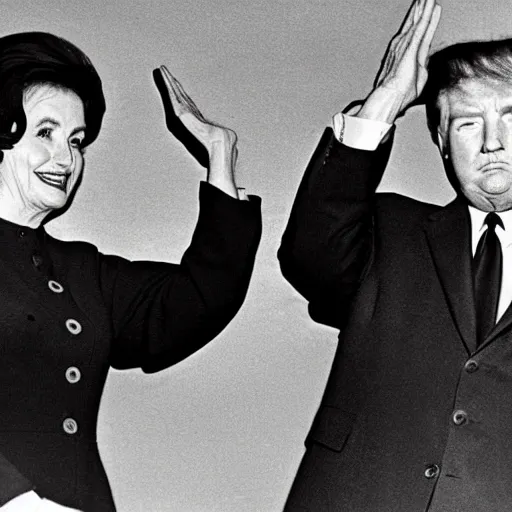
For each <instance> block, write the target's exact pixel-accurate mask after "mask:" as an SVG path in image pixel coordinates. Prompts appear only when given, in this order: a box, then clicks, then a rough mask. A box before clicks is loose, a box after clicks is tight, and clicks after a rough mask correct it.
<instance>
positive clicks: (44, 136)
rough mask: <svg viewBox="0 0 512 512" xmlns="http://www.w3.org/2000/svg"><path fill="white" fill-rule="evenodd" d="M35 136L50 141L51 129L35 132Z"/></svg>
mask: <svg viewBox="0 0 512 512" xmlns="http://www.w3.org/2000/svg"><path fill="white" fill-rule="evenodd" d="M37 136H38V137H41V138H42V139H51V138H52V130H51V128H41V129H40V130H39V131H38V132H37Z"/></svg>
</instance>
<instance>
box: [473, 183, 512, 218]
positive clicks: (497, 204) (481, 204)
mask: <svg viewBox="0 0 512 512" xmlns="http://www.w3.org/2000/svg"><path fill="white" fill-rule="evenodd" d="M464 195H465V196H466V199H467V200H468V202H469V204H470V205H471V206H474V207H475V208H478V209H479V210H482V211H484V212H502V211H505V210H510V209H512V188H508V189H506V190H503V191H500V192H498V193H489V192H487V191H484V190H479V191H478V193H475V192H470V193H466V192H464Z"/></svg>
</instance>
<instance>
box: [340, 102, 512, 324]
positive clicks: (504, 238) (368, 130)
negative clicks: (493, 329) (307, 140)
mask: <svg viewBox="0 0 512 512" xmlns="http://www.w3.org/2000/svg"><path fill="white" fill-rule="evenodd" d="M351 113H353V112H351ZM391 126H392V125H390V124H388V123H384V122H382V121H373V120H369V119H363V118H360V117H354V116H351V115H347V114H342V113H341V112H340V113H338V114H336V115H335V116H334V117H333V131H334V135H335V137H336V138H337V139H338V140H340V141H342V142H343V144H345V145H346V146H349V147H351V148H355V149H362V150H366V151H374V150H375V149H377V146H378V145H379V144H380V143H381V142H382V139H383V138H384V137H385V136H386V134H387V133H388V132H389V130H390V128H391ZM468 208H469V214H470V218H471V249H472V253H473V256H474V255H475V252H476V247H477V245H478V241H479V240H480V237H481V236H482V234H483V233H484V232H485V230H486V229H487V225H486V224H485V222H484V220H485V217H486V215H487V213H488V212H483V211H481V210H478V209H477V208H475V207H474V206H469V207H468ZM498 215H499V216H500V218H501V220H502V221H503V226H504V227H505V229H504V230H503V229H502V228H501V226H496V235H497V236H498V239H499V241H500V243H501V251H502V254H503V269H502V274H501V290H500V298H499V302H498V312H497V314H496V322H497V321H498V320H499V319H500V318H501V317H502V316H503V313H505V311H506V310H507V308H508V306H509V304H510V302H511V301H512V210H509V211H506V212H499V213H498Z"/></svg>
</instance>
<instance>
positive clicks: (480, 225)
mask: <svg viewBox="0 0 512 512" xmlns="http://www.w3.org/2000/svg"><path fill="white" fill-rule="evenodd" d="M468 208H469V216H470V219H471V246H472V249H473V254H475V252H476V246H477V245H478V241H479V240H480V237H481V236H482V233H483V232H484V231H485V230H486V229H487V225H486V224H485V217H486V216H487V214H488V213H489V212H483V211H482V210H479V209H478V208H475V207H474V206H471V205H468ZM496 214H497V215H499V217H500V219H501V220H502V221H503V226H504V227H505V230H503V229H501V226H496V234H497V235H498V238H499V239H500V242H501V245H502V247H508V246H509V245H512V210H507V211H504V212H496Z"/></svg>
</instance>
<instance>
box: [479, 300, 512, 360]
mask: <svg viewBox="0 0 512 512" xmlns="http://www.w3.org/2000/svg"><path fill="white" fill-rule="evenodd" d="M511 325H512V304H509V306H508V308H507V310H506V311H505V313H503V316H502V317H501V318H500V319H499V321H498V323H497V324H496V325H495V326H494V328H493V329H492V330H491V332H490V333H489V334H488V335H487V337H486V338H485V340H484V342H483V343H482V344H481V345H480V346H479V347H478V350H481V349H482V348H484V347H486V346H487V345H489V343H491V342H492V341H494V340H495V339H496V338H497V337H498V336H499V335H500V334H502V333H503V331H505V330H506V329H508V328H509V327H510V326H511Z"/></svg>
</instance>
